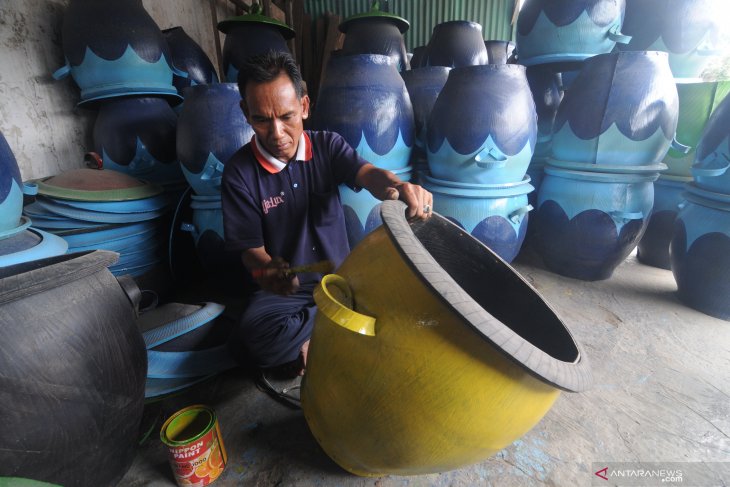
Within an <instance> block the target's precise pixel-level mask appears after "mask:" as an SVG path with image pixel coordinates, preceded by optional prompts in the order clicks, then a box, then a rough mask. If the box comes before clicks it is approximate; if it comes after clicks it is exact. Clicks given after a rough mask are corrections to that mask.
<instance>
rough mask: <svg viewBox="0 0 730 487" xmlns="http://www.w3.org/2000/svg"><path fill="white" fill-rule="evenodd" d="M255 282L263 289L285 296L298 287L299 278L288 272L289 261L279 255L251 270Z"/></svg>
mask: <svg viewBox="0 0 730 487" xmlns="http://www.w3.org/2000/svg"><path fill="white" fill-rule="evenodd" d="M251 275H252V276H253V278H254V280H255V281H256V283H257V284H258V285H259V287H261V289H263V290H264V291H269V292H271V293H274V294H281V295H283V296H287V295H289V294H292V293H294V292H296V290H297V289H299V279H298V278H297V276H296V274H292V273H291V272H289V263H288V262H286V261H285V260H284V259H282V258H281V257H274V258H273V259H271V260H270V261H269V262H268V263H267V264H266V265H264V266H263V267H259V268H256V269H253V270H252V271H251Z"/></svg>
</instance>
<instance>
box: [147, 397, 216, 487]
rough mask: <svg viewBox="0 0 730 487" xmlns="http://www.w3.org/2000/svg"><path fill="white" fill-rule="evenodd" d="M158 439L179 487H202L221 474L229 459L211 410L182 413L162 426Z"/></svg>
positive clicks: (202, 408) (189, 409) (196, 408)
mask: <svg viewBox="0 0 730 487" xmlns="http://www.w3.org/2000/svg"><path fill="white" fill-rule="evenodd" d="M160 439H161V440H162V442H163V443H164V444H165V445H167V448H168V458H169V460H170V466H171V467H172V471H173V473H174V474H175V480H176V481H177V484H178V485H179V486H181V487H183V486H184V487H191V486H194V487H204V486H206V485H208V484H210V483H212V482H213V481H214V480H216V479H217V478H218V477H220V475H221V474H222V473H223V469H224V468H225V466H226V462H227V460H228V459H227V456H226V449H225V447H224V445H223V438H222V437H221V434H220V427H219V426H218V419H217V418H216V414H215V411H214V410H213V409H211V408H209V407H206V406H202V405H195V406H189V407H187V408H184V409H181V410H180V411H178V412H176V413H175V414H173V415H172V416H170V418H169V419H168V420H167V421H165V424H164V425H162V430H161V431H160Z"/></svg>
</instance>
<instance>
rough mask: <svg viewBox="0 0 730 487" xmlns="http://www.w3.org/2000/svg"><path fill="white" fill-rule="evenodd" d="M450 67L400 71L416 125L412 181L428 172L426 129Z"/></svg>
mask: <svg viewBox="0 0 730 487" xmlns="http://www.w3.org/2000/svg"><path fill="white" fill-rule="evenodd" d="M450 70H451V68H447V67H445V66H426V67H423V68H415V69H410V70H408V71H404V72H402V73H401V76H402V77H403V81H405V83H406V89H407V90H408V97H409V98H410V100H411V105H413V118H414V121H415V126H416V143H415V146H414V147H413V152H412V153H411V166H413V172H414V181H415V182H416V183H420V181H421V175H422V174H426V173H428V158H427V156H426V143H427V140H426V129H427V126H428V117H429V116H430V115H431V110H432V109H433V105H434V104H435V103H436V99H437V98H438V96H439V93H441V90H442V89H443V88H444V85H445V84H446V80H447V79H448V77H449V71H450Z"/></svg>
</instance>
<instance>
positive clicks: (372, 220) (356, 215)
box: [339, 167, 412, 250]
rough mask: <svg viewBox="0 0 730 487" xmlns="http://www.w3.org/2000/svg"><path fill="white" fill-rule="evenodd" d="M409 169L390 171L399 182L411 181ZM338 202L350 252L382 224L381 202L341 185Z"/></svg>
mask: <svg viewBox="0 0 730 487" xmlns="http://www.w3.org/2000/svg"><path fill="white" fill-rule="evenodd" d="M411 171H412V170H411V168H410V167H405V168H401V169H396V170H395V171H392V172H393V174H395V175H396V176H398V177H399V178H400V180H401V181H410V180H411V174H412V172H411ZM339 190H340V201H341V202H342V209H343V212H344V214H345V229H346V230H347V242H348V243H349V244H350V250H352V249H354V248H355V246H356V245H357V244H358V243H359V242H360V240H362V239H363V238H365V236H366V235H367V234H368V233H370V232H372V231H373V230H375V229H376V228H377V227H379V226H380V225H382V224H383V220H382V219H381V218H380V204H381V201H380V200H379V199H377V198H376V197H375V196H373V195H372V194H370V192H369V191H368V190H366V189H361V190H360V191H358V192H357V193H356V192H355V191H353V190H352V189H350V187H349V186H347V185H345V184H343V185H340V187H339Z"/></svg>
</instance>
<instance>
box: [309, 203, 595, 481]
mask: <svg viewBox="0 0 730 487" xmlns="http://www.w3.org/2000/svg"><path fill="white" fill-rule="evenodd" d="M381 215H382V217H383V222H384V223H383V226H382V227H380V228H379V229H377V230H376V231H374V232H372V233H371V234H370V235H368V236H367V237H366V238H365V239H364V240H363V241H362V242H361V243H360V244H359V245H358V246H357V247H356V248H355V249H354V250H353V251H352V252H351V253H350V255H349V256H348V257H347V259H346V260H345V262H344V263H343V264H342V266H341V267H340V268H339V269H338V270H337V271H336V272H337V273H336V274H330V275H327V276H325V277H324V278H323V280H322V282H321V284H320V286H318V287H317V289H316V290H315V294H314V298H315V301H316V303H317V306H318V313H317V317H316V321H315V326H314V330H313V333H312V338H311V342H310V346H309V356H308V361H307V373H306V374H305V376H304V380H303V382H302V391H301V398H302V408H303V410H304V415H305V418H306V420H307V423H308V424H309V427H310V429H311V431H312V433H313V434H314V436H315V438H316V439H317V441H318V442H319V444H320V445H321V446H322V448H323V449H324V450H325V452H326V453H327V454H328V455H329V456H330V457H331V458H332V459H333V460H334V461H335V462H337V463H338V464H339V465H340V466H341V467H343V468H344V469H346V470H348V471H350V472H352V473H354V474H357V475H363V476H380V475H388V474H394V475H412V474H426V473H433V472H441V471H446V470H451V469H455V468H458V467H461V466H464V465H469V464H472V463H476V462H479V461H481V460H484V459H486V458H488V457H489V456H491V455H493V454H494V453H496V452H497V451H499V450H501V449H503V448H504V447H506V446H508V445H509V444H510V443H512V442H513V441H515V440H516V439H517V438H519V437H520V436H522V435H524V434H525V433H527V432H528V431H529V430H530V429H531V428H532V427H533V426H535V424H537V422H538V421H540V419H541V418H542V417H543V416H544V415H545V413H547V411H548V410H549V409H550V407H551V406H552V404H553V403H554V402H555V400H556V399H557V397H558V395H559V393H560V390H561V389H562V390H567V391H574V392H577V391H581V390H585V389H586V388H587V387H588V386H589V384H590V382H591V373H590V368H589V366H588V364H587V362H586V359H585V355H584V353H583V352H582V350H581V349H580V346H579V345H578V344H577V343H576V342H575V340H574V339H573V337H572V336H571V334H570V332H569V331H568V330H567V328H566V327H565V325H564V324H563V323H562V321H561V320H560V319H559V318H558V317H557V316H556V314H555V313H554V312H553V310H552V309H551V308H550V306H549V305H548V304H547V303H545V301H543V299H542V298H541V297H540V296H539V295H538V293H537V291H536V290H535V289H534V288H532V286H530V285H529V284H528V283H527V282H526V281H525V280H524V279H522V278H521V277H520V275H519V274H518V273H517V272H516V271H515V270H514V269H513V268H512V267H510V266H509V264H507V263H506V262H504V261H503V260H501V259H500V258H499V257H498V256H497V255H496V254H494V253H493V252H492V251H490V250H489V249H488V248H487V247H486V246H484V245H483V244H482V243H481V242H479V241H478V240H476V239H475V238H473V237H472V236H470V235H469V234H467V233H466V232H464V231H463V229H461V228H459V227H457V226H456V225H454V224H452V223H451V222H449V221H448V220H446V219H445V218H443V217H441V216H440V215H438V214H434V215H433V216H432V218H430V219H429V220H428V221H425V222H424V221H418V222H415V223H409V222H407V221H406V218H405V212H404V206H403V204H402V203H400V202H394V201H392V202H391V201H389V202H384V203H383V206H382V209H381Z"/></svg>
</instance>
